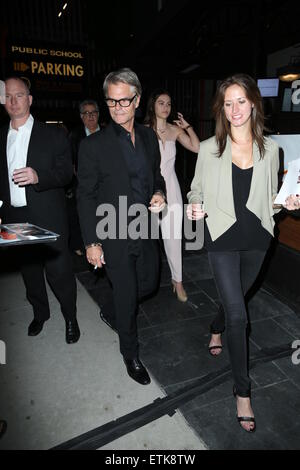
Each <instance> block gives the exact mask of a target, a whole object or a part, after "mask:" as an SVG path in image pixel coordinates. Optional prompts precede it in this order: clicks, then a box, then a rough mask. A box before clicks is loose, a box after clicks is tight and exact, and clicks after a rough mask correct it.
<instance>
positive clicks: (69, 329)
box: [66, 320, 80, 344]
mask: <svg viewBox="0 0 300 470" xmlns="http://www.w3.org/2000/svg"><path fill="white" fill-rule="evenodd" d="M79 338H80V329H79V326H78V323H77V320H68V321H66V342H67V343H68V344H72V343H77V341H78V340H79Z"/></svg>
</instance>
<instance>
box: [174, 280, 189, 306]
mask: <svg viewBox="0 0 300 470" xmlns="http://www.w3.org/2000/svg"><path fill="white" fill-rule="evenodd" d="M172 286H173V293H174V294H175V295H177V299H178V300H179V301H180V302H186V301H187V299H188V296H187V295H186V292H185V290H184V288H182V292H178V290H177V284H176V282H175V281H172Z"/></svg>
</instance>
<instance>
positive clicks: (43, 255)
mask: <svg viewBox="0 0 300 470" xmlns="http://www.w3.org/2000/svg"><path fill="white" fill-rule="evenodd" d="M23 214H24V215H23ZM11 218H12V221H14V222H24V221H26V220H27V219H26V212H25V211H24V210H23V209H13V210H12V214H11ZM16 250H18V257H19V261H20V269H21V274H22V277H23V280H24V284H25V287H26V295H27V299H28V301H29V302H30V304H31V305H32V307H33V312H34V318H35V320H37V321H40V322H43V321H46V320H48V319H49V317H50V307H49V301H48V294H47V290H46V283H45V275H46V279H47V281H48V283H49V285H50V287H51V289H52V291H53V292H54V295H55V296H56V298H57V300H58V301H59V303H60V307H61V311H62V314H63V316H64V318H65V320H66V321H69V320H71V321H72V320H75V319H76V297H77V287H76V281H75V276H74V273H73V269H72V259H71V256H70V252H69V248H68V242H67V239H66V237H59V238H58V240H57V241H55V242H53V243H45V244H37V245H24V246H21V247H16ZM44 274H45V275H44Z"/></svg>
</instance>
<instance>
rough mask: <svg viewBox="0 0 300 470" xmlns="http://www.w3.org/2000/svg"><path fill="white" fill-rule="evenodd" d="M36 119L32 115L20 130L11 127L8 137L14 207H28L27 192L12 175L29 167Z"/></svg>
mask: <svg viewBox="0 0 300 470" xmlns="http://www.w3.org/2000/svg"><path fill="white" fill-rule="evenodd" d="M33 123H34V119H33V117H32V116H31V115H30V116H29V118H28V119H27V121H26V123H25V124H24V125H23V126H21V127H19V129H18V130H16V129H13V128H12V127H11V123H10V126H9V131H8V136H7V147H6V155H7V168H8V180H9V190H10V201H11V205H12V206H14V207H24V206H27V201H26V191H25V187H23V188H20V187H19V186H18V185H17V184H15V183H14V182H13V179H12V175H13V172H14V171H15V170H19V169H20V168H25V167H26V166H27V153H28V146H29V140H30V136H31V131H32V127H33Z"/></svg>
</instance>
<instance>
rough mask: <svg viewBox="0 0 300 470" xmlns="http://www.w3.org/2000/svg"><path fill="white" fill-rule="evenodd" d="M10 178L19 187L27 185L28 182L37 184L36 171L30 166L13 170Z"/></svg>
mask: <svg viewBox="0 0 300 470" xmlns="http://www.w3.org/2000/svg"><path fill="white" fill-rule="evenodd" d="M12 179H13V182H14V183H15V184H17V185H18V186H20V187H23V186H28V185H29V184H37V183H38V182H39V177H38V175H37V172H36V171H35V170H34V169H33V168H30V167H26V168H20V169H19V170H15V171H14V172H13V177H12Z"/></svg>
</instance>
